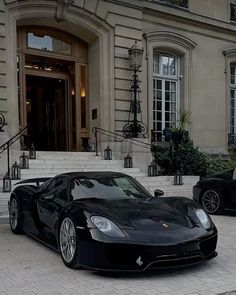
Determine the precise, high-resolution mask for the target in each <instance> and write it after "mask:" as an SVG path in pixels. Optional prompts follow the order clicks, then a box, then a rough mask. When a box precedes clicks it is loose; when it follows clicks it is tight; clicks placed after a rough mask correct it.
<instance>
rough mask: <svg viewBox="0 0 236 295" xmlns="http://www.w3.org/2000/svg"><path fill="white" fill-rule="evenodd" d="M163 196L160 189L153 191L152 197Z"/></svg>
mask: <svg viewBox="0 0 236 295" xmlns="http://www.w3.org/2000/svg"><path fill="white" fill-rule="evenodd" d="M163 195H164V192H163V191H162V190H160V189H155V190H154V196H155V197H160V196H163Z"/></svg>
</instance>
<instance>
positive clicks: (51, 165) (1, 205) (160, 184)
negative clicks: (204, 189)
mask: <svg viewBox="0 0 236 295" xmlns="http://www.w3.org/2000/svg"><path fill="white" fill-rule="evenodd" d="M29 168H30V169H22V170H21V180H24V179H29V178H38V177H53V176H55V175H58V174H61V173H65V172H74V171H115V172H123V173H126V174H128V175H130V176H132V177H134V178H136V179H137V180H138V181H139V182H140V183H141V184H142V185H143V186H144V187H146V189H147V190H148V191H149V192H150V193H151V194H153V192H154V189H155V188H159V189H162V190H163V191H164V192H165V195H164V196H185V197H191V196H192V186H193V185H194V184H195V183H196V182H197V180H198V177H195V176H184V185H180V186H176V185H173V176H157V177H148V176H147V175H146V174H145V173H144V172H141V171H140V169H139V168H124V167H123V161H122V160H103V159H102V157H101V156H95V154H94V153H86V152H83V153H78V152H37V159H35V160H29ZM17 182H19V181H18V180H15V181H12V186H13V189H14V187H16V185H15V184H16V183H17ZM9 197H10V193H3V192H2V181H0V217H3V216H6V215H7V214H8V210H7V202H8V200H9Z"/></svg>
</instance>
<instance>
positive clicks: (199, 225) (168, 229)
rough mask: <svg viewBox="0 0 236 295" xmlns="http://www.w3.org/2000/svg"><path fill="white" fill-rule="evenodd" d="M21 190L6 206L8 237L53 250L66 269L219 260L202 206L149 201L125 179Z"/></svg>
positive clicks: (69, 181) (83, 179) (112, 176)
mask: <svg viewBox="0 0 236 295" xmlns="http://www.w3.org/2000/svg"><path fill="white" fill-rule="evenodd" d="M32 182H35V183H36V184H37V183H38V185H33V184H32ZM40 182H43V183H42V184H41V185H39V183H40ZM20 184H21V185H19V186H18V187H16V188H15V189H14V191H13V192H12V194H11V197H10V201H9V221H10V227H11V230H12V232H13V233H15V234H20V233H26V234H28V235H30V236H32V237H34V238H36V239H37V240H39V241H41V242H43V243H44V244H46V245H47V246H49V247H51V248H53V249H55V250H56V251H58V252H59V253H60V254H61V257H62V260H63V262H64V263H65V265H66V266H68V267H71V268H77V267H80V266H81V267H86V268H91V269H95V270H114V271H119V270H120V271H143V270H146V269H154V268H162V267H176V266H184V265H189V264H195V263H198V262H202V261H204V260H208V259H210V258H213V257H215V256H216V255H217V252H216V244H217V229H216V227H215V225H214V224H213V222H212V220H211V219H210V217H209V216H208V215H207V213H205V211H204V210H203V209H201V207H200V205H198V204H197V203H195V202H194V201H192V200H190V199H188V198H183V197H160V195H161V194H163V192H162V191H160V190H156V191H155V196H152V195H151V194H150V193H149V192H148V191H147V190H146V189H145V188H144V187H143V186H141V185H140V184H139V183H138V182H137V181H136V180H135V179H133V178H132V177H130V176H128V175H125V174H123V173H115V172H83V173H82V172H78V173H66V174H61V175H58V176H56V177H54V178H51V179H34V180H27V181H21V183H20Z"/></svg>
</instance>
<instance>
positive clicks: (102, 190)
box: [71, 177, 150, 200]
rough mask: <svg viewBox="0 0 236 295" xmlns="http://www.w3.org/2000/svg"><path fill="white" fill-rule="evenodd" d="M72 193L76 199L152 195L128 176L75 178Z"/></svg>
mask: <svg viewBox="0 0 236 295" xmlns="http://www.w3.org/2000/svg"><path fill="white" fill-rule="evenodd" d="M71 195H72V197H73V199H74V200H76V199H84V198H85V199H87V198H101V199H123V198H132V199H133V198H141V197H150V196H149V195H148V193H146V192H145V191H144V190H143V189H142V187H141V186H139V185H138V184H136V183H135V182H134V181H132V180H131V179H130V178H128V177H103V178H99V179H92V178H80V179H75V181H74V184H73V186H72V190H71Z"/></svg>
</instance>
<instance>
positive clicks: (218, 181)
mask: <svg viewBox="0 0 236 295" xmlns="http://www.w3.org/2000/svg"><path fill="white" fill-rule="evenodd" d="M193 199H194V200H195V201H197V202H198V203H200V204H201V205H202V207H203V208H204V209H205V211H207V212H208V213H209V214H220V213H222V212H223V211H224V210H236V169H230V170H227V171H224V172H222V173H219V174H216V175H214V176H211V177H207V178H205V179H203V180H200V181H198V182H197V183H196V185H195V186H194V187H193Z"/></svg>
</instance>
